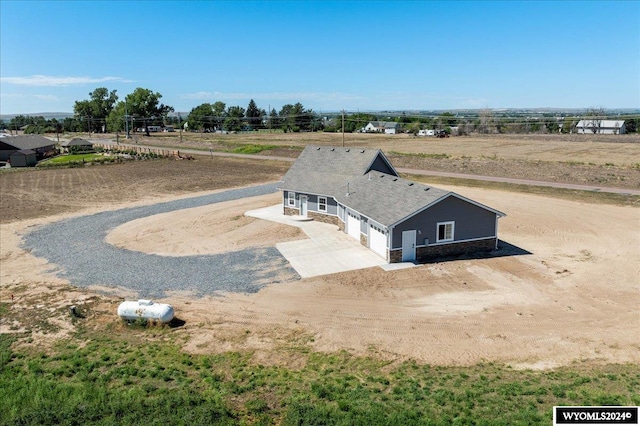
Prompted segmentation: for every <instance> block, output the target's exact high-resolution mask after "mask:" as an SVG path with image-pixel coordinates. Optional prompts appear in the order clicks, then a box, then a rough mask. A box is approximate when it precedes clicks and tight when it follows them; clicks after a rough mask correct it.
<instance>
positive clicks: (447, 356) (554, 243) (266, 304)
mask: <svg viewBox="0 0 640 426" xmlns="http://www.w3.org/2000/svg"><path fill="white" fill-rule="evenodd" d="M218 161H221V163H220V164H219V167H216V166H214V165H215V164H218V163H217V162H218ZM234 161H236V160H231V159H224V160H223V159H215V160H212V163H213V164H214V165H212V166H211V168H206V169H205V172H191V171H190V170H191V169H193V168H194V167H193V166H194V165H202V164H203V162H191V163H188V162H184V163H185V164H191V166H192V167H190V168H185V169H183V170H182V172H181V173H182V175H184V176H183V177H182V178H181V179H183V182H184V185H185V186H187V187H188V184H187V182H189V181H191V182H197V183H198V184H200V183H201V182H202V181H205V180H206V179H205V177H204V175H206V174H211V175H213V176H211V177H210V178H209V182H210V183H209V185H211V186H215V184H214V182H219V181H221V180H222V178H221V175H218V174H217V172H216V170H218V169H220V170H224V171H225V176H227V180H226V181H225V184H226V185H227V186H240V185H239V184H240V183H242V184H249V183H251V182H250V180H251V178H249V177H246V176H247V173H246V169H244V168H243V167H233V165H234V164H235V165H239V164H244V165H246V163H237V162H235V163H234ZM238 161H244V160H238ZM224 164H227V166H224ZM259 164H263V163H259ZM141 165H144V167H141ZM101 167H102V168H100V169H99V168H98V167H95V168H88V169H83V170H89V169H92V170H93V172H94V173H95V175H94V176H96V177H97V178H96V180H95V182H93V183H91V180H92V179H93V178H92V177H91V176H92V175H91V174H87V175H82V176H83V177H84V181H83V182H84V183H85V185H84V186H85V187H84V188H79V189H78V192H77V193H76V192H74V191H73V190H72V187H73V186H74V185H70V187H69V189H68V190H66V192H64V199H65V200H66V201H68V203H69V205H71V206H72V208H71V209H63V208H59V207H56V206H58V203H61V201H55V200H54V201H49V200H52V198H54V195H55V194H56V191H55V188H57V187H58V186H59V185H61V184H62V186H64V187H66V186H67V185H68V184H67V183H65V182H67V180H65V179H66V178H65V179H63V178H62V176H64V175H65V174H64V173H60V172H62V171H58V170H51V171H37V172H24V173H20V174H21V175H22V176H21V179H22V180H23V182H24V185H25V186H31V187H32V188H36V190H34V192H36V195H37V194H40V196H42V198H41V199H42V202H41V207H38V208H36V207H34V205H33V204H29V203H25V204H23V209H25V212H20V211H18V210H17V208H15V207H14V208H13V209H12V210H10V211H11V212H13V213H14V214H15V215H18V218H19V219H13V220H6V221H5V220H4V212H3V223H2V224H1V225H0V262H1V263H2V266H1V268H0V292H1V294H0V299H1V302H2V303H7V304H9V306H10V308H9V310H8V313H7V314H6V315H5V316H4V317H3V318H1V319H0V327H1V328H2V332H20V331H25V330H27V331H31V333H30V334H29V335H28V336H29V337H28V338H26V339H24V340H23V341H22V344H31V345H45V346H46V345H47V344H50V343H51V342H53V341H56V340H57V339H60V338H62V337H64V336H65V335H67V334H68V332H69V331H70V330H72V328H73V327H74V325H73V323H72V321H71V320H70V318H69V315H68V313H67V307H68V306H69V305H71V304H76V305H78V306H80V308H81V309H83V310H85V311H86V312H87V313H88V316H87V319H86V320H85V321H87V322H88V323H89V324H90V326H93V327H96V328H97V329H105V330H106V327H108V326H109V325H113V324H117V323H118V319H117V318H116V316H115V309H116V307H117V304H118V303H119V300H121V299H117V298H112V297H106V296H101V295H100V294H98V293H93V292H91V291H86V290H81V289H76V288H74V287H73V286H70V285H69V283H68V282H65V281H64V280H61V279H59V278H57V277H55V276H54V275H53V273H52V272H51V268H52V267H53V266H54V265H48V264H47V262H46V261H45V260H43V259H39V258H36V257H34V256H33V255H32V254H30V253H28V252H26V251H24V250H22V249H21V248H20V247H19V243H20V235H21V234H22V233H24V232H27V231H28V229H29V228H30V227H31V226H33V225H35V224H41V223H48V222H52V221H56V220H60V219H61V218H63V217H69V216H72V215H74V214H81V213H86V212H89V211H99V210H104V209H108V208H109V209H110V208H116V207H119V206H124V205H131V204H141V203H145V204H146V203H151V202H155V201H160V200H166V199H171V198H175V197H176V196H178V194H180V195H179V196H185V194H186V192H185V191H184V190H182V191H180V190H175V192H174V191H172V190H171V189H170V188H172V185H174V184H175V185H177V184H176V183H172V182H175V181H176V180H177V179H178V178H177V177H176V175H170V176H167V177H166V178H165V179H163V178H162V177H161V176H155V175H154V176H153V178H141V176H147V173H150V172H145V171H143V170H141V169H142V168H147V167H148V168H151V169H154V168H156V167H164V166H163V165H160V164H159V163H158V164H155V163H154V162H149V163H139V165H138V167H139V168H137V169H134V170H132V171H131V175H128V176H126V177H122V178H118V179H121V181H122V182H126V181H127V180H128V179H131V180H134V179H138V184H139V185H140V186H142V187H145V186H146V188H147V191H148V192H146V193H145V192H144V191H142V192H140V193H135V194H131V193H128V192H126V191H125V193H122V192H121V191H120V189H119V188H118V187H117V186H116V185H103V184H102V183H100V182H101V181H102V180H104V179H105V178H106V175H109V174H111V173H113V174H122V171H123V170H124V169H118V168H116V167H119V166H101ZM112 167H113V169H112ZM255 167H256V169H255V173H256V176H257V177H256V178H255V179H261V180H266V179H268V178H272V177H273V176H274V175H277V174H278V173H279V172H280V168H281V167H282V166H281V165H279V164H277V163H274V164H273V165H270V166H268V167H267V169H265V170H263V171H262V173H263V174H260V170H259V166H258V165H256V166H255ZM269 167H274V168H273V169H270V168H269ZM284 168H285V169H286V167H284ZM66 170H67V172H68V175H66V176H68V177H69V178H70V179H71V178H73V176H75V173H77V171H78V170H77V169H66ZM49 172H57V173H59V174H52V175H49V174H48V173H49ZM201 175H203V176H201ZM243 176H244V178H243ZM8 177H10V179H13V174H2V175H0V182H1V183H2V188H3V191H9V188H8V187H7V186H6V185H5V184H6V179H7V178H8ZM29 177H31V179H34V181H29ZM56 179H57V183H54V181H55V180H56ZM109 179H116V177H111V178H109ZM199 179H202V180H199ZM154 180H157V182H153V181H154ZM272 180H275V179H272ZM37 181H40V184H36V182H37ZM46 182H49V184H47V183H46ZM108 182H112V180H108ZM202 185H204V184H201V185H199V186H200V188H199V190H200V191H203V190H218V189H221V188H223V186H218V187H211V188H203V187H202ZM47 188H48V189H47ZM91 188H94V190H93V191H92V190H91ZM109 188H110V189H109ZM154 188H164V190H157V189H155V190H154ZM450 189H454V190H456V191H457V192H459V193H460V194H462V195H464V196H467V197H470V198H473V199H476V200H478V201H480V202H482V203H485V204H487V205H490V206H492V207H494V208H496V209H498V210H501V211H504V212H506V213H507V214H508V216H507V217H506V218H504V219H501V221H500V237H501V239H503V240H505V241H506V242H508V243H509V244H512V245H515V246H517V247H519V248H521V249H522V250H525V251H528V252H530V253H531V254H523V255H518V256H505V257H495V258H485V259H463V260H455V261H449V262H439V263H433V264H427V265H422V266H419V267H416V268H412V269H406V270H399V271H393V272H384V271H382V270H381V269H379V268H370V269H365V270H360V271H354V272H348V273H341V274H334V275H327V276H322V277H316V278H312V279H305V280H301V281H299V282H295V283H289V284H277V285H271V286H267V287H266V288H264V289H263V290H261V291H260V292H258V293H257V294H252V295H247V294H226V295H224V296H219V295H218V296H211V297H207V298H204V299H194V298H192V297H190V296H189V295H185V294H173V295H172V296H171V297H170V298H168V299H167V300H166V302H170V303H172V304H173V305H174V306H175V307H176V311H177V315H178V316H179V318H180V319H182V320H184V321H185V322H186V323H185V325H184V326H183V327H179V328H177V329H175V330H174V332H175V333H177V335H178V336H181V337H184V342H185V343H184V346H185V349H186V350H188V351H192V352H198V353H211V352H221V351H226V350H250V351H253V352H254V353H255V359H256V360H257V361H259V362H265V363H282V364H286V365H288V366H290V367H295V366H296V362H298V361H297V356H296V353H299V352H297V350H293V349H292V348H297V347H300V346H302V347H309V348H311V349H313V350H319V351H336V350H341V349H344V350H348V351H350V352H353V353H356V354H366V355H372V356H377V357H384V358H388V359H391V360H398V359H400V360H402V359H408V358H412V359H416V360H418V361H420V362H425V363H430V364H461V365H464V364H473V363H477V362H483V361H496V362H505V363H510V364H512V365H514V366H516V367H523V368H525V367H526V368H549V367H555V366H558V365H566V364H570V363H572V362H576V361H584V360H590V361H595V362H602V363H609V362H634V363H637V362H640V337H639V336H640V333H639V331H640V314H639V313H638V309H637V307H638V305H639V304H640V209H638V208H635V207H620V206H614V205H606V204H604V205H600V204H598V205H595V204H584V203H580V202H576V201H567V200H562V199H556V198H547V197H542V196H534V195H528V194H520V193H508V192H502V191H495V190H486V189H475V188H473V189H472V188H462V187H459V188H454V187H452V188H450ZM94 191H95V192H94ZM163 191H164V193H162V192H163ZM4 194H5V192H3V203H2V204H3V205H4V203H5V198H4ZM117 194H120V195H117ZM36 195H29V196H30V197H33V200H34V201H33V202H35V200H37V199H38V198H37V197H36ZM193 195H195V194H193ZM23 196H25V197H27V195H23ZM119 197H120V198H119ZM18 198H20V197H18ZM118 200H119V201H118ZM278 201H279V196H278V195H273V196H272V197H259V198H256V199H248V200H238V201H233V202H228V203H224V205H220V206H215V207H214V206H211V207H210V209H211V210H207V208H201V209H193V210H194V211H192V212H188V211H187V212H175V213H173V216H172V217H164V218H163V219H164V220H162V221H157V222H154V220H155V219H157V218H155V219H154V218H149V219H146V220H141V221H140V222H138V223H137V224H135V225H136V226H135V229H136V232H131V233H126V232H122V231H123V230H122V229H116V230H115V231H114V233H113V234H112V235H111V236H110V237H109V238H114V239H117V240H118V241H119V244H122V245H127V246H135V247H136V249H137V250H142V251H150V252H163V253H165V254H171V255H188V254H191V253H194V252H197V251H200V252H202V251H207V250H219V246H218V244H225V242H229V241H230V240H231V239H233V240H242V241H243V243H242V244H243V245H245V246H246V245H249V244H251V243H250V241H251V239H250V238H249V236H251V235H253V233H255V232H261V231H260V230H264V229H272V230H273V234H272V233H271V232H266V233H264V234H261V235H263V237H264V239H265V241H262V242H260V244H262V243H265V244H271V243H272V242H275V241H276V240H278V239H279V238H280V237H279V236H280V233H283V234H284V238H285V239H287V238H299V237H300V235H295V233H289V232H288V231H284V232H283V228H282V227H281V226H278V227H277V229H276V228H269V227H271V226H274V225H272V224H267V223H261V221H259V220H248V219H245V218H243V217H242V215H243V213H244V211H246V210H249V209H252V208H257V207H261V206H264V205H268V204H276V203H277V202H278ZM116 204H117V205H116ZM3 208H4V206H3ZM42 208H51V209H53V210H55V211H56V212H57V213H58V214H57V215H49V214H47V210H42ZM34 209H35V210H36V211H35V212H31V213H30V211H31V210H34ZM195 210H198V211H195ZM20 217H24V219H20ZM124 226H127V225H124ZM263 226H264V228H263ZM212 227H214V228H215V229H211V228H212ZM292 232H295V231H292ZM176 234H180V235H181V237H180V239H178V240H177V244H174V242H176V238H175V236H176ZM267 234H270V235H267ZM127 235H128V238H127ZM202 236H205V239H208V240H209V242H208V243H207V244H204V243H201V242H200V241H199V240H200V239H201V237H202ZM11 295H14V300H13V301H11ZM122 297H127V292H126V289H123V290H122Z"/></svg>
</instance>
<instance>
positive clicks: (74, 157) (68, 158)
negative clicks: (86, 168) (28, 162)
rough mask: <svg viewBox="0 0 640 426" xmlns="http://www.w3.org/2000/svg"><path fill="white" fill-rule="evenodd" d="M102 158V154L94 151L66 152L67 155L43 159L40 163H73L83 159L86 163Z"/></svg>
mask: <svg viewBox="0 0 640 426" xmlns="http://www.w3.org/2000/svg"><path fill="white" fill-rule="evenodd" d="M100 158H103V156H102V155H100V154H96V153H88V154H68V155H61V156H59V157H55V158H52V159H50V160H46V161H43V162H42V164H56V165H58V164H68V163H74V162H76V163H77V162H80V163H82V162H83V161H84V162H86V163H91V162H93V161H96V160H97V159H100Z"/></svg>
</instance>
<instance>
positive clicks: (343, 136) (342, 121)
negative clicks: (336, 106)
mask: <svg viewBox="0 0 640 426" xmlns="http://www.w3.org/2000/svg"><path fill="white" fill-rule="evenodd" d="M342 147H343V148H344V110H342Z"/></svg>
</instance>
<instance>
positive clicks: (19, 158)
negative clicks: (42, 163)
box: [9, 149, 38, 167]
mask: <svg viewBox="0 0 640 426" xmlns="http://www.w3.org/2000/svg"><path fill="white" fill-rule="evenodd" d="M37 162H38V160H37V159H36V152H35V151H33V150H31V149H21V150H18V151H16V152H14V153H13V154H11V155H10V156H9V163H11V167H31V166H35V165H36V163H37Z"/></svg>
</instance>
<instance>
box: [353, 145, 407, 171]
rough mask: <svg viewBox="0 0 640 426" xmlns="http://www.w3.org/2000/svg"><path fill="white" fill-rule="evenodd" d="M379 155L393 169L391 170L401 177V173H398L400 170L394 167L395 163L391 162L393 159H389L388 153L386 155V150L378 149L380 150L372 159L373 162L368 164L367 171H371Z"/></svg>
mask: <svg viewBox="0 0 640 426" xmlns="http://www.w3.org/2000/svg"><path fill="white" fill-rule="evenodd" d="M356 149H357V148H356ZM378 155H381V156H382V161H384V162H385V163H386V164H387V166H389V168H390V169H391V171H392V172H393V173H395V174H396V177H400V173H398V171H397V170H396V168H395V167H393V165H392V164H391V161H389V159H388V158H387V156H386V155H384V152H382V151H381V150H378V152H377V153H376V156H375V157H373V160H371V162H370V163H369V165H368V166H367V169H366V170H367V173H369V172H370V171H371V166H372V165H373V163H375V162H376V159H377V158H378Z"/></svg>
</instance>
